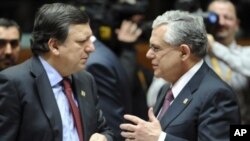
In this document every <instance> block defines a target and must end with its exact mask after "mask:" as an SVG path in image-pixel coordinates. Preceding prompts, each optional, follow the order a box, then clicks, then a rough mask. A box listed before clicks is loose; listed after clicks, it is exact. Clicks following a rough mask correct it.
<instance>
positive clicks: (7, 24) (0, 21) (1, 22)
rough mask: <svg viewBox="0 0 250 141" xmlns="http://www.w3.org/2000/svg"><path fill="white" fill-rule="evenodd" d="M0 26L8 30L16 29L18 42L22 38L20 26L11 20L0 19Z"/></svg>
mask: <svg viewBox="0 0 250 141" xmlns="http://www.w3.org/2000/svg"><path fill="white" fill-rule="evenodd" d="M0 26H3V27H6V28H9V27H16V28H17V30H18V32H19V40H20V39H21V37H22V31H21V28H20V26H19V25H18V24H17V22H15V21H14V20H11V19H6V18H0Z"/></svg>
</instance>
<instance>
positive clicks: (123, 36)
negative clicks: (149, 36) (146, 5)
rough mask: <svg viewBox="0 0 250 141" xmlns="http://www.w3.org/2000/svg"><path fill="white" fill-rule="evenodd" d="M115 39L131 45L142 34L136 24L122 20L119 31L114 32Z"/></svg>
mask: <svg viewBox="0 0 250 141" xmlns="http://www.w3.org/2000/svg"><path fill="white" fill-rule="evenodd" d="M116 34H117V38H118V40H119V41H121V42H125V43H133V42H135V41H136V40H137V39H138V37H139V36H140V35H141V34H142V30H141V29H140V28H139V27H138V26H137V24H135V23H133V22H131V21H127V20H124V21H122V24H121V27H120V29H117V30H116Z"/></svg>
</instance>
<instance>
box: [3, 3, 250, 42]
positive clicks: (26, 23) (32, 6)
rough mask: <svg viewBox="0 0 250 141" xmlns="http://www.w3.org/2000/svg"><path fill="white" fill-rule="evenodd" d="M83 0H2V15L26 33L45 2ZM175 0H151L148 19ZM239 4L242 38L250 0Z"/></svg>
mask: <svg viewBox="0 0 250 141" xmlns="http://www.w3.org/2000/svg"><path fill="white" fill-rule="evenodd" d="M75 1H81V0H1V2H0V17H5V18H11V19H14V20H16V21H17V22H18V23H19V24H20V26H21V28H22V30H23V32H24V33H30V32H31V31H32V26H33V20H34V15H35V12H36V11H37V9H38V7H40V6H41V5H42V4H44V3H53V2H65V3H72V2H75ZM82 1H84V0H82ZM199 1H200V3H201V8H202V9H203V10H205V9H206V7H207V4H208V3H209V2H210V1H211V0H199ZM174 2H175V0H149V5H150V6H149V7H148V9H147V11H146V19H148V20H153V19H154V18H155V17H156V16H157V15H159V14H162V13H163V12H165V11H166V10H171V9H174ZM232 2H233V3H235V5H236V6H237V9H238V17H239V19H240V20H241V24H240V25H241V29H242V30H241V31H242V33H241V36H240V37H241V38H248V37H250V22H249V21H250V20H249V19H250V0H232Z"/></svg>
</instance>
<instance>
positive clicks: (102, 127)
mask: <svg viewBox="0 0 250 141" xmlns="http://www.w3.org/2000/svg"><path fill="white" fill-rule="evenodd" d="M91 82H92V90H93V92H94V93H93V97H94V99H95V107H96V114H97V132H98V133H100V134H103V135H105V136H106V138H107V140H108V141H113V138H114V135H113V133H112V130H110V128H109V127H108V125H107V122H106V119H105V117H104V115H103V112H102V110H100V105H99V101H98V100H99V99H98V96H97V89H96V88H97V86H96V83H95V81H94V79H93V78H92V80H91Z"/></svg>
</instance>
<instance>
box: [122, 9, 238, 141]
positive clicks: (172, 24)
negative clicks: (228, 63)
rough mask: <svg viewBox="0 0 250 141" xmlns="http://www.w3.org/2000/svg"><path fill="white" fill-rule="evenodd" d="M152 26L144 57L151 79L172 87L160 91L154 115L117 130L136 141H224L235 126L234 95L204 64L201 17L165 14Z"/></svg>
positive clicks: (204, 34) (203, 35)
mask: <svg viewBox="0 0 250 141" xmlns="http://www.w3.org/2000/svg"><path fill="white" fill-rule="evenodd" d="M152 27H153V30H152V34H151V37H150V49H149V50H148V52H147V55H146V56H147V58H149V59H151V60H152V65H153V69H154V75H155V76H156V77H161V78H163V79H164V80H166V81H168V82H169V83H170V84H171V85H170V87H167V86H165V87H163V88H162V90H161V91H160V93H159V96H158V99H157V102H156V105H155V107H154V111H153V109H152V108H150V109H149V111H148V116H149V121H144V120H142V119H140V118H138V117H136V116H133V115H125V116H124V118H125V119H127V120H128V121H131V122H132V124H128V123H124V124H121V125H120V128H121V129H122V130H123V132H122V136H124V137H125V138H127V139H128V140H130V139H131V140H135V141H163V140H165V141H171V140H172V141H198V140H199V141H222V140H223V141H224V140H229V134H230V132H229V127H230V125H231V124H239V123H240V116H239V108H238V104H237V101H236V95H235V93H234V92H233V91H232V90H231V88H230V87H229V86H228V85H227V84H226V83H225V82H224V81H222V80H221V79H220V78H219V77H218V76H217V75H216V74H215V72H214V71H213V70H212V69H211V68H209V67H208V65H207V64H206V63H205V62H204V59H203V58H204V56H205V55H206V53H207V37H206V31H205V27H204V23H203V21H202V18H201V17H198V16H194V15H191V14H189V13H187V12H181V11H168V12H166V13H164V14H163V15H161V16H158V17H157V18H156V19H155V20H154V22H153V26H152ZM169 96H172V99H171V100H169V99H168V97H169ZM165 97H166V98H165ZM166 107H168V109H167V110H165V109H166ZM155 115H156V116H155Z"/></svg>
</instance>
